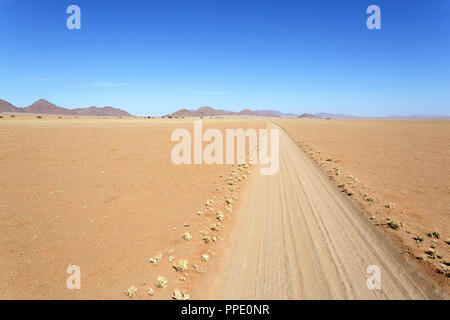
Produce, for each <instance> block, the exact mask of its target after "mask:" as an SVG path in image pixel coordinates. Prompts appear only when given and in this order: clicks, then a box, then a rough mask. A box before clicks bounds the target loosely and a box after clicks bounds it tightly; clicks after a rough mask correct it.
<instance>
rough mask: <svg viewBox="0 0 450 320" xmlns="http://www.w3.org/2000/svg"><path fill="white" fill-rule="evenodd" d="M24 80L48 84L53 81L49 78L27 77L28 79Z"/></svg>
mask: <svg viewBox="0 0 450 320" xmlns="http://www.w3.org/2000/svg"><path fill="white" fill-rule="evenodd" d="M25 80H27V81H31V82H49V81H52V80H53V79H51V78H43V77H42V78H33V77H28V78H25Z"/></svg>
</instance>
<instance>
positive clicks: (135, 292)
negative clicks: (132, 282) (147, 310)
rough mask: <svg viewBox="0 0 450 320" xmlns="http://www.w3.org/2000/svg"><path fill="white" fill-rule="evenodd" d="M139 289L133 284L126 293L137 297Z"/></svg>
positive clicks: (131, 296)
mask: <svg viewBox="0 0 450 320" xmlns="http://www.w3.org/2000/svg"><path fill="white" fill-rule="evenodd" d="M138 292H139V289H138V288H136V287H135V286H131V287H130V288H129V289H128V290H127V291H125V295H126V296H128V297H130V298H136V297H137V295H138Z"/></svg>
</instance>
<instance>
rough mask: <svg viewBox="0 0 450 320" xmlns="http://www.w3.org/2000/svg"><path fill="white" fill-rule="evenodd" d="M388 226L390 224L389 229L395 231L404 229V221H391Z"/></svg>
mask: <svg viewBox="0 0 450 320" xmlns="http://www.w3.org/2000/svg"><path fill="white" fill-rule="evenodd" d="M387 224H388V226H389V227H391V228H392V229H394V230H398V229H400V228H401V227H403V221H399V222H396V221H394V220H390V221H388V223H387Z"/></svg>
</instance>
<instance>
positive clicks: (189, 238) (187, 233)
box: [183, 232, 192, 241]
mask: <svg viewBox="0 0 450 320" xmlns="http://www.w3.org/2000/svg"><path fill="white" fill-rule="evenodd" d="M183 239H184V240H186V241H191V240H192V236H191V234H190V233H189V232H185V233H184V234H183Z"/></svg>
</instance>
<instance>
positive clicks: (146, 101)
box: [0, 0, 450, 116]
mask: <svg viewBox="0 0 450 320" xmlns="http://www.w3.org/2000/svg"><path fill="white" fill-rule="evenodd" d="M71 4H76V5H78V6H80V8H81V30H68V29H67V28H66V19H67V17H68V16H69V15H68V14H66V8H67V7H68V6H69V5H71ZM371 4H377V5H379V6H380V8H381V27H382V28H381V30H369V29H367V27H366V19H367V17H368V16H369V15H368V14H366V8H367V7H368V6H369V5H371ZM449 16H450V1H446V0H434V1H403V0H396V1H378V0H371V1H364V0H360V1H357V0H355V1H345V0H343V1H317V0H310V1H300V0H297V1H284V0H273V1H261V0H259V1H250V0H239V1H234V0H226V1H222V0H207V1H203V0H195V1H194V0H178V1H173V0H160V1H133V0H128V1H121V0H119V1H93V0H90V1H84V0H83V1H81V0H72V1H64V0H57V1H56V0H55V1H22V0H0V41H1V42H0V43H1V49H0V75H1V76H0V99H4V100H7V101H9V102H11V103H13V104H14V105H16V106H20V107H24V106H27V105H29V104H31V103H32V102H34V101H35V100H37V99H39V98H45V99H47V100H49V101H51V102H53V103H55V104H57V105H60V106H64V107H69V108H75V107H87V106H91V105H96V106H105V105H111V106H114V107H121V108H124V109H126V110H128V111H129V112H131V113H133V114H135V115H150V114H153V115H162V114H166V113H170V112H173V111H175V110H178V109H180V108H198V107H200V106H204V105H210V106H212V107H215V108H222V109H227V110H235V111H238V110H241V109H244V108H250V109H278V110H280V111H283V112H294V113H303V112H311V113H315V112H333V113H347V114H353V115H362V116H372V115H377V116H383V115H392V114H398V115H408V114H445V115H450V19H449Z"/></svg>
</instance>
